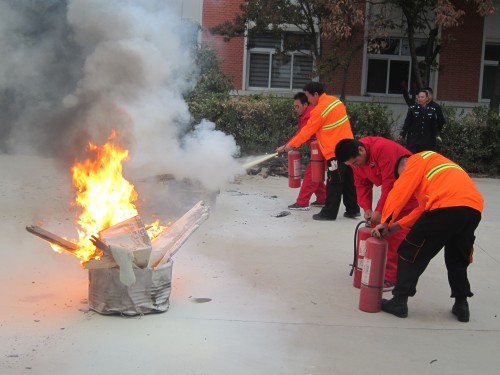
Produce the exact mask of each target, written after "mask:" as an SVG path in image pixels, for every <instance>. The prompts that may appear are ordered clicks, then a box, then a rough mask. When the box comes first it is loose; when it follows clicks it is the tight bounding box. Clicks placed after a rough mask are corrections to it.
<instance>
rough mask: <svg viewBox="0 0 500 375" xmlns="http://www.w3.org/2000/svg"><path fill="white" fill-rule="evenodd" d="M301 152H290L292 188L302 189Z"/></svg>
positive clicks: (289, 168)
mask: <svg viewBox="0 0 500 375" xmlns="http://www.w3.org/2000/svg"><path fill="white" fill-rule="evenodd" d="M300 174H301V164H300V152H298V151H297V150H291V151H288V186H290V187H291V188H298V187H300Z"/></svg>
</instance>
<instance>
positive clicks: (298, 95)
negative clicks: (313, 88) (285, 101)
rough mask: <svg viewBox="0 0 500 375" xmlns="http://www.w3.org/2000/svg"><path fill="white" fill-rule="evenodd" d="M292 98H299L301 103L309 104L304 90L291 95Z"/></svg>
mask: <svg viewBox="0 0 500 375" xmlns="http://www.w3.org/2000/svg"><path fill="white" fill-rule="evenodd" d="M293 100H300V102H301V103H302V104H306V103H307V104H309V100H307V95H306V93H305V92H302V91H300V92H298V93H296V94H295V95H294V96H293Z"/></svg>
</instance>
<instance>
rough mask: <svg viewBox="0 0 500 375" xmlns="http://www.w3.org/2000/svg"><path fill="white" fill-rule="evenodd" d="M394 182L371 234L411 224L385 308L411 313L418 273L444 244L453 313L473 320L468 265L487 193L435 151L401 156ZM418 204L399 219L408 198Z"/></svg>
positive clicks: (395, 313)
mask: <svg viewBox="0 0 500 375" xmlns="http://www.w3.org/2000/svg"><path fill="white" fill-rule="evenodd" d="M395 174H396V178H398V177H399V178H398V179H397V180H396V182H395V183H394V186H393V189H392V190H391V192H390V193H389V196H388V197H387V200H386V202H385V205H384V209H383V211H382V219H381V224H379V225H377V226H376V227H375V228H374V229H373V231H372V234H373V235H374V236H377V237H379V236H380V235H383V234H388V235H390V234H391V233H393V232H395V231H397V230H399V229H401V228H410V231H409V233H408V234H407V236H406V238H405V239H404V241H403V242H402V243H401V245H400V246H399V249H398V254H399V260H398V270H397V278H396V285H395V287H394V290H393V291H392V294H393V298H392V299H391V300H385V299H384V300H382V310H383V311H385V312H388V313H390V314H393V315H396V316H398V317H401V318H405V317H407V316H408V306H407V302H408V297H411V296H414V295H415V293H416V291H417V290H416V286H417V282H418V279H419V277H420V275H421V274H422V273H423V272H424V270H425V268H426V267H427V265H428V264H429V262H430V261H431V259H432V258H434V256H435V255H436V254H437V253H438V252H439V251H440V250H441V248H442V247H443V246H444V259H445V264H446V269H447V271H448V282H449V284H450V288H451V297H452V298H455V303H454V305H453V308H452V310H451V311H452V313H453V314H454V315H456V317H457V319H458V320H459V321H461V322H468V321H469V316H470V313H469V305H468V302H467V297H472V296H473V294H472V292H471V288H470V283H469V280H468V277H467V267H468V266H469V264H470V262H471V260H472V252H473V245H474V239H475V236H474V232H475V230H476V228H477V226H478V225H479V222H480V221H481V213H482V211H483V205H484V201H483V197H482V195H481V193H480V192H479V191H478V189H477V188H476V186H475V185H474V182H473V181H472V179H471V178H470V177H469V175H468V174H467V173H466V172H465V171H464V170H463V169H462V168H461V167H460V166H459V165H458V164H456V163H454V162H452V161H451V160H449V159H447V158H445V157H444V156H442V155H440V154H438V153H436V152H434V151H423V152H420V153H418V154H415V155H413V156H410V157H408V156H403V157H401V159H400V160H399V161H398V163H397V164H396V169H395ZM413 195H415V197H416V199H417V201H418V206H417V208H415V209H414V210H413V211H412V212H411V213H410V214H408V215H406V216H404V217H402V218H398V220H397V221H396V220H394V218H397V217H398V216H399V213H400V212H401V210H402V209H403V207H404V206H405V204H406V202H407V201H408V199H410V198H411V197H412V196H413Z"/></svg>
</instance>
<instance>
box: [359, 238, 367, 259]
mask: <svg viewBox="0 0 500 375" xmlns="http://www.w3.org/2000/svg"><path fill="white" fill-rule="evenodd" d="M365 254H366V240H361V241H359V255H361V256H362V257H364V256H365Z"/></svg>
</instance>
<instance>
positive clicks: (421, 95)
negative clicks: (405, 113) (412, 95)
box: [417, 89, 429, 106]
mask: <svg viewBox="0 0 500 375" xmlns="http://www.w3.org/2000/svg"><path fill="white" fill-rule="evenodd" d="M428 100H429V94H428V93H427V91H426V90H425V89H420V90H418V95H417V103H418V104H420V105H421V106H425V105H426V104H427V101H428Z"/></svg>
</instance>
